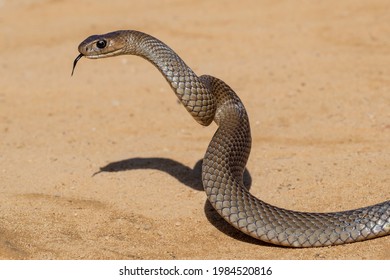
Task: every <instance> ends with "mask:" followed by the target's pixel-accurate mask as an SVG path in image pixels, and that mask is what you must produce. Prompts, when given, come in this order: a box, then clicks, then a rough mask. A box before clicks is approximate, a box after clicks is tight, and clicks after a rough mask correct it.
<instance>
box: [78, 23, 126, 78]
mask: <svg viewBox="0 0 390 280" xmlns="http://www.w3.org/2000/svg"><path fill="white" fill-rule="evenodd" d="M122 33H123V31H116V32H111V33H107V34H103V35H92V36H89V37H88V38H87V39H85V40H84V41H82V42H81V43H80V45H79V47H78V50H79V52H80V54H79V55H78V56H77V57H76V59H75V60H74V62H73V69H72V75H73V72H74V69H75V67H76V64H77V62H78V61H79V60H80V58H82V57H83V56H85V57H86V58H92V59H97V58H103V57H110V56H116V55H120V54H122V53H123V51H124V49H125V47H126V40H125V38H124V36H122V35H123V34H122Z"/></svg>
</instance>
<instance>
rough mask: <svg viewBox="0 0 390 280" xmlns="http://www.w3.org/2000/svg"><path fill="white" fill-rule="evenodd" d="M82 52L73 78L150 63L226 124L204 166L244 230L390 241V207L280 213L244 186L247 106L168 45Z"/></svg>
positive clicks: (105, 41) (133, 41) (296, 237)
mask: <svg viewBox="0 0 390 280" xmlns="http://www.w3.org/2000/svg"><path fill="white" fill-rule="evenodd" d="M78 50H79V52H80V54H79V56H77V58H76V59H75V61H74V63H73V71H74V69H75V67H76V64H77V62H78V60H79V59H80V58H81V57H83V56H85V57H87V58H93V59H97V58H105V57H111V56H117V55H137V56H140V57H143V58H145V59H146V60H148V61H150V62H151V63H152V64H153V65H154V66H155V67H157V69H158V70H159V71H160V72H161V73H162V75H163V76H164V77H165V79H166V80H167V81H168V83H169V84H170V86H171V88H172V89H173V91H174V92H175V93H176V95H177V97H178V98H179V100H180V101H181V103H182V104H183V105H184V107H185V108H186V109H187V111H188V112H189V113H190V114H191V115H192V117H193V118H194V119H195V120H196V121H197V122H198V123H200V124H201V125H204V126H206V125H209V124H210V123H211V122H212V121H214V122H215V123H216V124H217V125H218V129H217V131H216V133H215V134H214V136H213V138H212V140H211V142H210V144H209V146H208V148H207V151H206V154H205V156H204V159H203V164H202V181H203V187H204V189H205V192H206V194H207V197H208V200H209V201H210V203H211V204H212V206H213V207H214V208H215V210H216V211H217V212H218V213H219V214H220V215H221V216H222V217H223V218H224V219H225V220H226V221H227V222H228V223H229V224H231V225H233V226H234V227H235V228H237V229H238V230H240V231H242V232H244V233H246V234H248V235H250V236H252V237H254V238H257V239H260V240H262V241H264V242H268V243H273V244H276V245H281V246H289V247H316V246H330V245H337V244H345V243H351V242H356V241H362V240H367V239H371V238H375V237H380V236H384V235H389V234H390V200H388V201H385V202H382V203H379V204H376V205H372V206H369V207H364V208H360V209H355V210H349V211H342V212H332V213H309V212H298V211H291V210H286V209H283V208H279V207H276V206H273V205H270V204H268V203H266V202H264V201H261V200H259V199H258V198H256V197H254V196H253V195H251V194H250V193H249V191H248V190H247V189H246V188H245V186H244V184H243V172H244V169H245V166H246V163H247V160H248V157H249V153H250V149H251V133H250V126H249V120H248V115H247V112H246V110H245V108H244V105H243V104H242V102H241V100H240V99H239V97H238V96H237V95H236V93H235V92H234V91H233V90H232V89H231V88H230V87H229V86H228V85H227V84H226V83H224V82H223V81H222V80H220V79H218V78H215V77H212V76H209V75H203V76H199V77H198V76H197V75H196V74H195V73H194V72H193V71H192V70H191V68H189V67H188V66H187V65H186V64H185V62H184V61H183V60H182V59H181V58H180V57H179V56H178V55H177V54H176V53H175V52H174V51H173V50H172V49H171V48H169V47H168V46H167V45H166V44H164V43H163V42H161V41H160V40H158V39H156V38H154V37H152V36H150V35H148V34H145V33H142V32H139V31H133V30H120V31H115V32H111V33H108V34H104V35H93V36H90V37H88V38H87V39H85V40H84V41H83V42H82V43H81V44H80V45H79V47H78ZM73 71H72V74H73Z"/></svg>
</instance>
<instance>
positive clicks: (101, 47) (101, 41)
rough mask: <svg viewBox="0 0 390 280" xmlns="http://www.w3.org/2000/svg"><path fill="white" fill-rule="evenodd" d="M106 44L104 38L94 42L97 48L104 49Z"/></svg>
mask: <svg viewBox="0 0 390 280" xmlns="http://www.w3.org/2000/svg"><path fill="white" fill-rule="evenodd" d="M106 45H107V41H106V40H99V41H97V42H96V47H98V48H99V49H104V48H105V47H106Z"/></svg>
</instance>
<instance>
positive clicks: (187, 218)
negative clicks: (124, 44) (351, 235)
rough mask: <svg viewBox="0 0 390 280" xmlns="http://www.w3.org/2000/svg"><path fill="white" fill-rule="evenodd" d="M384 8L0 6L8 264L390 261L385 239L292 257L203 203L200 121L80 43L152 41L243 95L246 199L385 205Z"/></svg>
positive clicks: (134, 69) (1, 161)
mask: <svg viewBox="0 0 390 280" xmlns="http://www.w3.org/2000/svg"><path fill="white" fill-rule="evenodd" d="M389 11H390V3H389V1H387V0H378V1H372V0H367V1H356V0H347V1H336V0H335V1H299V2H297V1H271V0H263V1H257V0H256V1H255V0H253V1H250V0H242V1H199V0H197V1H181V0H164V1H161V0H158V1H157V0H156V1H125V0H123V1H119V0H118V1H111V2H110V4H107V2H105V1H54V0H40V1H38V0H36V1H31V0H29V1H28V0H23V1H22V0H21V1H9V0H0V38H1V41H0V45H1V52H0V77H1V87H0V136H1V137H0V139H1V140H0V258H1V259H390V249H389V248H390V238H389V237H383V238H378V239H374V240H370V241H366V242H358V243H355V244H348V245H343V246H335V247H325V248H311V249H290V248H282V247H278V246H271V245H268V244H266V243H263V242H260V241H257V240H254V239H252V238H250V237H247V236H245V235H244V234H242V233H240V232H238V231H237V230H235V229H234V228H232V227H231V226H229V225H227V224H226V223H225V222H224V221H223V220H222V219H221V218H220V217H219V215H218V214H217V213H216V212H215V211H214V210H212V208H211V206H210V205H209V203H208V202H207V199H206V195H205V193H204V191H203V188H202V184H201V181H200V162H201V159H202V157H203V155H204V153H205V151H206V148H207V146H208V143H209V142H210V139H211V137H212V135H213V133H214V132H215V130H216V125H215V124H212V125H210V126H209V127H201V126H200V125H198V124H197V123H196V122H195V121H194V120H193V119H192V118H191V116H190V115H189V114H188V113H187V112H186V110H185V109H184V108H183V107H182V105H180V104H179V103H178V102H177V99H176V97H175V96H174V94H173V93H172V92H171V89H170V87H169V85H168V84H167V83H166V81H165V80H164V78H163V77H162V76H161V74H160V73H159V72H158V71H157V70H156V69H155V68H154V67H153V66H152V65H151V64H150V63H148V62H147V61H145V60H143V59H141V58H138V57H130V56H127V57H116V58H112V59H105V60H96V61H95V60H94V61H92V60H87V59H84V58H83V59H81V60H80V61H79V65H78V67H77V68H76V71H75V74H74V76H73V77H71V76H70V73H71V67H72V63H73V60H74V58H75V57H76V56H77V55H78V51H77V46H78V44H79V43H80V42H81V41H82V40H84V39H85V38H86V37H87V36H89V35H92V34H99V33H106V32H110V31H114V30H118V29H136V30H141V31H143V32H146V33H149V34H152V35H154V36H156V37H158V38H159V39H161V40H162V41H164V42H165V43H167V44H168V45H169V46H171V47H172V48H173V49H174V50H175V51H176V52H177V53H178V54H179V55H180V56H181V57H182V58H183V59H184V60H185V61H186V63H187V64H188V65H189V66H191V67H192V69H193V70H194V71H195V72H196V73H197V74H199V75H200V74H210V75H214V76H216V77H219V78H221V79H223V80H224V81H225V82H226V83H228V84H229V85H230V86H231V87H232V88H233V89H234V90H235V91H236V92H237V93H238V95H239V96H240V98H241V99H242V101H243V102H244V104H245V106H246V108H247V111H248V114H249V117H250V122H251V127H252V135H253V145H252V146H253V148H252V152H251V156H250V158H249V162H248V165H247V179H248V180H247V181H248V182H249V184H250V190H251V192H252V193H253V194H254V195H255V196H257V197H259V198H261V199H263V200H265V201H267V202H269V203H272V204H274V205H278V206H280V207H284V208H288V209H294V210H300V211H321V212H328V211H340V210H347V209H353V208H358V207H362V206H367V205H371V204H375V203H379V202H381V201H384V200H389V199H390V189H389V184H390V174H389V168H390V110H389V106H390V68H389V64H390V25H389V21H390V12H389Z"/></svg>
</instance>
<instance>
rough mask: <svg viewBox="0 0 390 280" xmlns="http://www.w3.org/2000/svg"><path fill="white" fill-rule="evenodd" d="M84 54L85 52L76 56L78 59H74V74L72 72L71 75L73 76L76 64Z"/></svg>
mask: <svg viewBox="0 0 390 280" xmlns="http://www.w3.org/2000/svg"><path fill="white" fill-rule="evenodd" d="M83 56H84V55H83V54H81V53H80V54H79V55H78V56H77V57H76V59H75V60H74V61H73V68H72V74H71V76H73V73H74V69H75V68H76V64H77V62H78V61H79V60H80V58H82V57H83Z"/></svg>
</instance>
